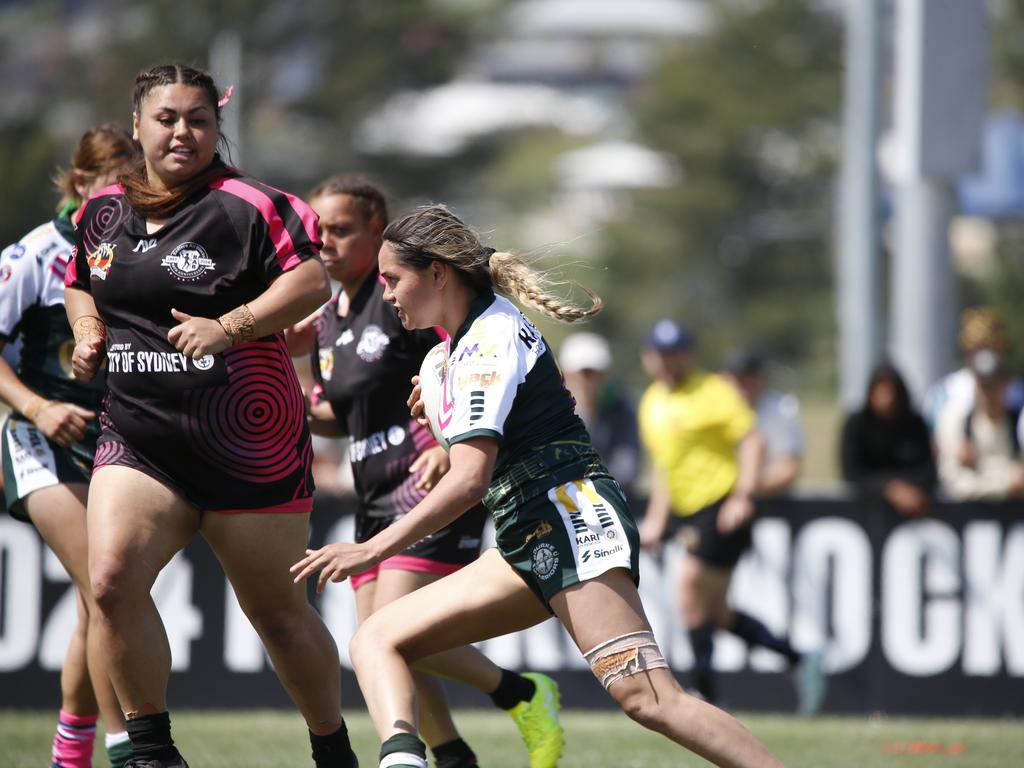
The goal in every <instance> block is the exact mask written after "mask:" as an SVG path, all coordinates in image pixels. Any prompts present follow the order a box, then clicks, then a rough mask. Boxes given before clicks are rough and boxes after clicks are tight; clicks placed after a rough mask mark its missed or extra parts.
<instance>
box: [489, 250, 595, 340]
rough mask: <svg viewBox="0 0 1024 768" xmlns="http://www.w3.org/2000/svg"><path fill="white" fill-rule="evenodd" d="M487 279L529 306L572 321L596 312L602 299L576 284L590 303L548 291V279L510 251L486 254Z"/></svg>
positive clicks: (551, 315)
mask: <svg viewBox="0 0 1024 768" xmlns="http://www.w3.org/2000/svg"><path fill="white" fill-rule="evenodd" d="M489 266H490V271H491V281H492V282H493V284H494V287H495V288H496V289H498V290H499V291H501V292H502V293H506V294H508V295H509V296H514V297H515V298H517V299H519V301H521V302H522V303H523V304H525V305H526V306H528V307H533V308H534V309H536V310H537V311H538V312H542V313H543V314H545V315H547V316H548V317H553V318H554V319H555V320H561V321H562V322H565V323H575V322H577V321H579V320H582V319H583V318H586V317H591V316H592V315H596V314H597V313H598V312H600V311H601V308H602V307H603V306H604V301H602V300H601V297H600V296H598V295H597V294H596V293H594V292H593V291H591V290H589V289H587V288H584V287H583V286H580V288H582V289H583V291H584V292H585V293H586V294H587V296H589V297H590V302H591V303H590V307H587V308H583V307H578V306H575V305H573V304H570V303H569V302H567V301H565V300H563V299H562V298H560V297H558V296H556V295H554V294H553V293H551V292H550V288H551V281H550V280H549V279H548V278H547V277H545V276H544V275H543V274H542V273H540V272H538V271H537V270H535V269H533V268H532V267H530V266H529V265H528V264H526V263H525V262H524V261H523V260H522V259H521V258H519V257H518V256H516V255H515V254H512V253H506V252H503V251H496V252H495V253H493V254H491V258H490V263H489Z"/></svg>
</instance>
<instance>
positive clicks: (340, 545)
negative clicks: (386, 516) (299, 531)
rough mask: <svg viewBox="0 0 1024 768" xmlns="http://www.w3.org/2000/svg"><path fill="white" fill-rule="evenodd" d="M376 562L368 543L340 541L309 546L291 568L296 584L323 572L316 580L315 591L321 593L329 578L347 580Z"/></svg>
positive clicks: (336, 580)
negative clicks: (318, 546) (314, 546)
mask: <svg viewBox="0 0 1024 768" xmlns="http://www.w3.org/2000/svg"><path fill="white" fill-rule="evenodd" d="M377 562H378V558H377V557H376V556H375V555H374V554H373V553H372V551H371V549H370V547H369V546H368V543H367V542H363V543H362V544H349V543H347V542H337V543H335V544H327V545H325V546H323V547H321V548H320V549H307V550H306V556H305V557H304V558H302V559H301V560H299V562H297V563H296V564H295V565H293V566H292V567H291V568H289V569H288V570H289V571H291V572H292V573H294V574H296V575H295V579H294V582H295V583H296V584H298V583H299V582H300V581H305V580H306V579H308V578H309V577H310V576H312V575H313V574H314V573H316V572H317V571H320V576H319V577H318V578H317V580H316V591H317V594H320V593H321V592H323V591H324V587H325V586H327V582H328V581H333V582H335V583H337V582H339V581H344V580H345V579H347V578H348V577H349V576H351V575H352V574H353V573H362V572H363V571H365V570H367V569H369V568H372V567H373V566H375V565H376V564H377Z"/></svg>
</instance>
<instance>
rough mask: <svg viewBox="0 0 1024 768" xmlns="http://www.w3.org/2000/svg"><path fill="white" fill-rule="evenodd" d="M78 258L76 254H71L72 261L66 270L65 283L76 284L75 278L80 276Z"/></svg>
mask: <svg viewBox="0 0 1024 768" xmlns="http://www.w3.org/2000/svg"><path fill="white" fill-rule="evenodd" d="M77 261H78V259H76V258H75V256H74V255H72V256H71V261H69V262H68V268H67V269H66V270H64V285H74V284H75V280H76V279H77V278H78V264H77V263H76V262H77Z"/></svg>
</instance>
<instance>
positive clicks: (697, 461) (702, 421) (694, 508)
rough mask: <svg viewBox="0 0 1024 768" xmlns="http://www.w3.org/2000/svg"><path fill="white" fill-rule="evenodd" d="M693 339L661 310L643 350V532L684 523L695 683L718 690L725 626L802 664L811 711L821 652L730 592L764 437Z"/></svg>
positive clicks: (677, 528) (645, 537) (646, 536)
mask: <svg viewBox="0 0 1024 768" xmlns="http://www.w3.org/2000/svg"><path fill="white" fill-rule="evenodd" d="M696 347H697V344H696V337H695V336H694V334H693V333H692V331H690V330H689V329H688V328H686V327H684V326H681V325H679V324H678V323H676V322H675V321H673V320H669V319H663V320H659V321H658V322H657V323H655V325H654V327H653V328H652V329H651V332H650V334H648V337H647V343H646V346H645V348H644V350H643V355H642V361H643V366H644V370H645V371H646V372H647V375H648V376H650V377H651V379H652V383H651V384H650V386H649V387H648V388H647V390H646V392H644V395H643V397H642V398H641V400H640V408H639V422H640V436H641V439H642V441H643V444H644V447H645V448H646V449H647V452H648V454H649V456H650V458H651V464H652V468H653V478H652V483H651V496H650V500H649V502H648V506H647V514H646V516H645V518H644V520H643V523H642V525H641V526H640V541H641V544H642V545H643V546H646V547H652V548H655V547H659V546H660V545H661V542H662V541H663V540H664V539H665V538H666V537H667V536H669V535H670V534H672V533H673V532H678V538H679V541H680V542H681V543H682V544H683V546H684V547H685V548H686V550H687V553H688V556H687V557H686V558H685V560H684V562H683V567H682V569H681V576H680V585H679V586H680V596H681V603H682V610H683V622H684V624H685V625H686V628H687V630H688V632H689V635H690V643H691V645H692V647H693V653H694V667H693V682H694V687H695V688H696V689H697V691H698V692H699V693H700V694H701V695H702V696H704V698H705V699H707V700H709V701H715V699H716V691H715V680H714V673H713V670H712V663H711V662H712V655H713V651H714V633H715V630H716V629H724V630H726V631H728V632H731V633H733V634H735V635H737V636H738V637H740V638H742V639H743V640H744V641H746V642H747V644H748V645H751V646H757V645H760V646H763V647H765V648H769V649H771V650H774V651H776V652H778V653H780V654H782V655H783V656H784V657H785V658H786V659H787V661H788V662H789V664H790V666H791V669H792V670H793V671H794V673H796V674H795V681H796V682H797V684H798V685H797V694H798V697H799V711H800V712H801V713H802V714H813V713H814V712H816V711H817V710H818V709H819V708H820V706H821V703H822V699H823V697H824V681H823V679H822V677H821V674H820V672H821V665H820V655H818V654H808V655H806V656H802V655H801V654H800V653H798V652H797V651H796V650H795V649H794V648H793V646H792V645H790V643H789V641H788V640H787V639H785V638H781V637H778V636H776V635H774V634H773V633H772V632H771V631H770V630H769V629H768V628H767V627H766V626H765V625H764V624H763V623H762V622H760V621H759V620H757V619H756V618H754V617H753V616H750V615H748V614H746V613H742V612H740V611H736V610H733V609H732V608H730V607H729V605H728V603H727V601H726V595H727V594H728V591H729V583H730V581H731V579H732V573H733V570H734V569H735V567H736V564H737V563H738V562H739V559H740V557H741V556H742V555H743V553H744V552H745V551H746V550H747V549H749V548H750V545H751V532H750V526H751V520H752V519H753V516H754V500H753V495H754V493H755V491H756V488H757V481H758V476H759V472H760V467H761V462H762V457H763V455H764V440H763V438H762V436H761V435H760V433H759V432H758V431H757V430H756V428H755V418H756V416H755V413H754V411H753V410H752V409H751V408H750V406H748V405H747V403H746V401H745V400H744V398H743V395H742V394H741V393H740V391H739V390H738V389H737V388H736V387H735V386H734V385H733V384H732V383H731V382H730V381H729V380H728V379H726V378H725V377H724V376H722V375H719V374H717V373H709V372H707V371H704V370H701V369H700V368H699V366H698V364H697V354H696V353H697V349H696Z"/></svg>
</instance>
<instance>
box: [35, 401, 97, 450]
mask: <svg viewBox="0 0 1024 768" xmlns="http://www.w3.org/2000/svg"><path fill="white" fill-rule="evenodd" d="M95 418H96V414H95V413H93V412H92V411H90V410H87V409H85V408H82V407H81V406H78V405H75V404H74V403H61V402H51V403H49V404H47V405H44V406H43V407H42V408H40V409H39V411H38V412H37V413H36V418H35V424H36V426H37V427H39V429H40V431H42V433H43V434H44V435H46V436H47V437H48V438H50V439H51V440H53V442H55V443H57V445H59V446H61V447H62V448H67V447H68V446H69V445H71V444H72V443H77V442H78V441H79V440H81V439H82V438H83V437H85V430H86V429H88V427H89V422H90V421H92V420H93V419H95Z"/></svg>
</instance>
